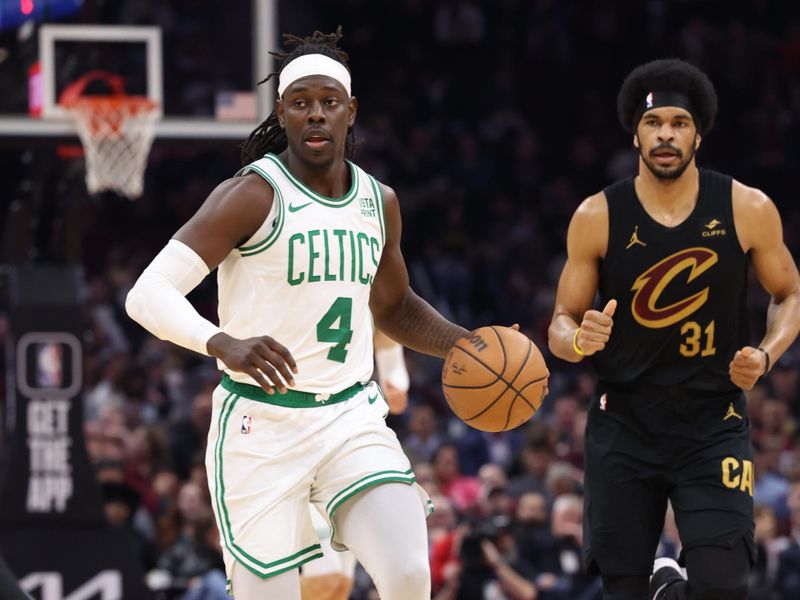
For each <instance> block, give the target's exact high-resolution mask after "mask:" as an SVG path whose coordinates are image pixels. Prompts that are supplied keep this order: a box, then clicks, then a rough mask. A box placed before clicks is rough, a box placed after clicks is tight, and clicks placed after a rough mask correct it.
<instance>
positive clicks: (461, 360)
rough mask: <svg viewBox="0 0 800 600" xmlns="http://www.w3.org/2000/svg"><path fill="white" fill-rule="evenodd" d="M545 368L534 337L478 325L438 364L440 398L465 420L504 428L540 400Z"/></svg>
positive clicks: (513, 424)
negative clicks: (441, 392) (440, 366)
mask: <svg viewBox="0 0 800 600" xmlns="http://www.w3.org/2000/svg"><path fill="white" fill-rule="evenodd" d="M548 375H549V372H548V370H547V365H545V363H544V357H543V356H542V353H541V352H540V351H539V349H538V348H537V347H536V344H534V343H533V342H532V341H530V340H529V339H528V338H527V337H525V336H524V335H523V334H521V333H520V332H519V331H516V330H514V329H511V328H510V327H481V328H480V329H476V330H475V331H473V332H472V333H470V335H469V336H467V337H465V338H461V339H460V340H458V342H456V344H455V345H454V346H453V347H452V348H451V349H450V352H449V353H448V354H447V358H445V361H444V367H443V368H442V389H443V390H444V397H445V398H446V399H447V403H448V404H449V405H450V408H451V409H453V412H454V413H456V415H457V416H458V417H459V418H460V419H461V420H462V421H464V422H465V423H467V424H468V425H471V426H472V427H475V428H476V429H480V430H482V431H506V430H508V429H514V428H515V427H518V426H520V425H522V424H523V423H525V422H526V421H527V420H528V419H530V418H531V417H532V416H533V414H534V413H535V412H536V411H537V410H539V407H540V406H541V405H542V399H543V398H544V396H545V394H546V393H547V377H548Z"/></svg>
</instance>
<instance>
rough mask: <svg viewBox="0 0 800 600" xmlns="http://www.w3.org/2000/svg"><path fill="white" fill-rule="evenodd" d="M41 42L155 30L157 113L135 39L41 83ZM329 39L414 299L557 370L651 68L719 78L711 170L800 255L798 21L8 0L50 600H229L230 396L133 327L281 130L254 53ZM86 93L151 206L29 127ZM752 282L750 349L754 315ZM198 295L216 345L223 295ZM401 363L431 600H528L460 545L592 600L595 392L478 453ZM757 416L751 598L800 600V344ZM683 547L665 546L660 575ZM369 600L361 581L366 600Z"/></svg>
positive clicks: (547, 407) (25, 479)
mask: <svg viewBox="0 0 800 600" xmlns="http://www.w3.org/2000/svg"><path fill="white" fill-rule="evenodd" d="M45 24H50V25H55V24H57V25H66V24H72V25H83V26H87V25H92V26H97V25H104V26H119V25H124V26H127V27H128V28H130V27H133V26H147V27H150V28H151V29H150V30H148V31H157V32H158V33H157V36H156V37H157V38H158V40H159V44H160V56H159V66H158V70H159V71H160V72H161V73H160V75H161V81H159V82H157V83H158V86H157V87H158V88H160V89H153V88H152V87H151V85H150V84H152V81H151V80H148V77H149V76H150V75H152V73H153V68H155V67H154V66H153V65H152V64H150V63H148V54H147V53H148V48H149V47H150V46H148V43H146V42H142V41H141V40H138V41H131V40H130V39H127V38H125V36H124V34H121V33H120V34H119V35H118V37H117V39H116V40H115V39H114V38H113V34H112V39H110V40H105V41H102V42H99V41H91V40H90V39H77V40H76V39H67V40H62V41H61V42H59V43H57V44H55V43H54V45H53V49H52V56H51V58H52V62H51V66H52V80H51V81H50V82H49V83H48V82H46V81H43V77H46V76H47V75H48V73H47V69H44V70H43V69H42V56H41V48H42V46H41V45H40V41H41V38H42V35H43V31H44V30H43V26H44V25H45ZM337 25H342V27H343V32H344V36H345V37H344V39H343V40H342V46H343V48H344V49H345V50H346V51H347V52H348V53H349V54H350V65H351V68H352V72H353V91H354V95H355V96H357V98H358V100H359V114H358V119H357V122H356V137H357V138H358V139H359V140H360V143H359V145H358V147H357V150H356V162H358V163H359V164H360V165H361V166H363V167H364V168H365V170H367V171H368V172H370V173H373V174H374V175H375V176H376V177H377V178H378V179H380V180H382V181H384V182H386V183H387V184H389V185H391V186H392V187H394V188H395V190H396V191H397V192H398V196H399V198H400V202H401V207H402V211H403V220H404V238H403V250H404V254H405V258H406V261H407V263H408V266H409V270H410V273H411V277H412V286H413V287H414V288H415V290H416V291H417V292H418V293H419V294H420V295H421V296H423V297H424V298H425V299H427V300H428V301H429V302H431V303H432V304H434V305H435V306H436V307H437V308H438V309H439V310H440V311H441V312H442V313H443V314H445V315H446V316H448V317H450V318H452V319H454V320H456V321H457V322H459V323H461V324H463V325H464V326H466V327H468V328H472V327H476V326H479V325H482V324H486V323H504V324H511V323H515V322H517V323H520V324H521V326H522V329H523V331H525V333H527V334H528V335H529V336H530V337H531V338H532V339H533V340H534V341H535V342H536V343H537V345H538V346H539V347H540V348H541V349H542V350H543V351H544V352H546V348H547V343H546V329H547V325H548V323H549V320H550V317H551V312H552V307H553V303H554V293H555V286H556V283H557V281H556V277H557V276H558V273H559V272H560V270H561V266H562V263H563V260H564V246H565V235H566V226H567V223H568V220H569V218H570V216H571V215H572V213H573V211H574V210H575V208H576V207H577V205H578V203H579V202H580V201H581V200H582V199H583V198H584V197H586V196H587V195H588V194H590V193H593V192H595V191H597V190H599V189H601V188H602V187H604V186H605V185H607V184H608V183H609V182H611V181H613V180H616V179H619V178H622V177H625V176H627V175H629V174H631V173H633V172H634V170H635V168H636V164H637V163H636V155H635V153H634V151H633V149H632V148H631V144H630V140H629V139H628V137H627V136H626V135H625V134H624V133H623V131H622V129H621V127H620V126H619V124H618V121H617V117H616V104H615V102H616V93H617V90H618V88H619V85H620V83H621V81H622V79H623V77H624V75H625V74H626V73H627V72H628V71H629V70H630V69H631V68H633V67H634V66H636V65H638V64H640V63H642V62H645V61H647V60H650V59H653V58H660V57H671V56H677V57H680V58H684V59H686V60H689V61H691V62H692V63H694V64H696V65H698V66H699V67H701V68H702V69H703V70H705V72H706V73H707V74H708V75H709V76H710V78H711V79H712V81H713V82H714V84H715V86H716V89H717V93H718V95H719V98H720V111H719V116H718V122H717V125H716V127H715V129H714V131H713V132H712V133H711V135H710V136H709V137H708V139H706V140H704V143H703V147H702V150H701V151H700V152H699V159H698V160H699V163H700V164H701V165H703V166H706V167H710V168H715V169H718V170H721V171H724V172H726V173H730V174H731V175H733V176H734V177H735V178H737V179H739V180H740V181H742V182H744V183H747V184H749V185H753V186H756V187H759V188H761V189H762V190H764V191H765V192H766V193H767V194H768V195H770V196H771V198H772V199H773V200H774V201H775V203H776V204H777V206H778V208H779V210H780V212H781V215H782V218H783V222H784V227H785V231H784V234H785V237H786V241H787V244H788V246H789V248H790V249H791V250H792V253H793V255H794V256H795V258H797V256H798V252H799V251H800V205H799V204H798V202H797V193H798V191H799V190H800V186H799V185H798V181H797V179H798V172H799V171H798V169H799V168H800V141H798V139H799V137H800V3H797V2H790V1H788V0H726V1H722V0H624V1H613V0H586V1H577V0H576V1H559V0H527V1H526V0H494V1H491V2H490V1H488V0H483V1H481V0H386V1H383V2H377V1H374V0H373V1H369V0H314V1H311V0H291V1H289V0H269V1H268V0H254V1H253V2H245V1H239V2H225V3H222V2H213V1H211V0H161V1H157V0H107V1H105V2H104V1H102V0H0V190H1V191H0V199H1V200H0V231H2V245H1V246H0V264H1V265H2V273H3V277H2V296H1V297H2V303H1V304H0V338H3V342H4V343H3V344H0V353H2V354H3V355H4V357H3V358H4V364H5V365H6V368H5V370H4V372H3V375H2V379H0V386H2V390H3V392H2V397H3V400H4V401H3V406H2V415H3V429H2V443H3V446H2V447H3V461H2V464H0V467H2V471H0V477H2V479H0V483H2V488H0V489H1V492H0V553H2V556H3V557H4V558H5V560H6V561H7V562H8V563H9V565H10V567H11V569H12V570H13V571H14V572H15V574H16V575H17V576H18V577H19V578H21V579H22V582H23V587H25V589H26V590H27V591H29V592H30V593H31V594H32V595H33V596H34V597H35V598H41V599H42V600H61V599H62V598H64V599H66V598H68V597H70V598H73V597H74V598H78V597H80V598H109V599H110V598H112V597H120V596H113V595H104V594H112V592H113V590H115V589H124V590H125V595H124V597H125V598H148V597H151V598H154V599H163V600H166V599H178V598H186V599H193V598H206V599H212V598H213V599H216V598H224V597H225V596H213V595H207V596H199V595H194V596H193V595H191V594H192V592H193V591H196V590H197V589H198V588H197V585H198V583H199V582H200V581H202V580H203V578H205V577H212V578H213V577H216V576H218V575H221V573H220V572H219V571H218V569H220V568H221V558H220V556H219V554H218V543H219V540H218V536H217V535H216V528H215V527H214V524H213V518H212V517H211V514H210V504H209V497H208V489H207V486H206V482H205V474H204V472H203V461H202V453H203V447H204V439H205V434H206V430H207V427H208V420H209V418H210V403H211V390H212V389H213V387H214V385H215V384H216V383H217V382H218V380H219V375H218V373H217V371H216V369H215V366H214V364H213V362H212V361H211V360H204V359H201V358H200V357H198V356H197V355H194V354H191V353H190V352H188V351H183V350H181V349H179V348H177V347H175V346H172V345H170V344H167V343H164V342H160V341H159V340H157V339H155V338H153V337H152V336H150V335H149V334H147V333H146V332H145V331H144V330H143V329H141V328H140V327H139V326H138V325H136V324H135V323H133V322H132V321H131V320H129V319H128V317H127V316H126V315H125V311H124V308H123V302H124V298H125V294H126V293H127V291H128V289H129V288H130V286H131V285H132V283H133V281H134V280H135V278H136V277H137V276H138V274H139V273H140V272H141V270H142V269H143V267H144V266H145V265H146V264H147V263H148V262H149V261H150V259H151V258H152V257H153V256H154V255H155V254H156V252H157V251H158V250H159V249H160V248H161V247H162V246H163V245H164V243H165V242H166V240H167V239H168V238H169V237H170V236H171V235H172V233H174V231H175V230H176V229H177V228H178V227H179V226H180V225H181V224H182V223H183V222H184V221H185V220H186V219H188V217H189V216H190V215H191V214H193V213H194V211H195V210H196V209H197V208H198V207H199V206H200V204H201V203H202V202H203V200H204V199H205V197H206V196H207V195H208V194H209V192H210V191H211V190H212V189H213V188H214V187H215V186H216V185H217V184H218V183H219V182H221V181H222V180H224V179H226V178H228V177H230V176H232V175H233V174H234V173H235V172H236V171H237V169H238V168H239V166H240V161H239V146H240V144H241V143H242V142H243V141H244V139H245V138H246V137H247V135H248V133H249V131H250V130H251V129H253V128H254V127H255V125H256V124H257V123H258V122H260V121H261V120H262V119H263V118H264V117H265V116H266V115H267V114H268V112H269V111H270V110H271V107H272V101H273V97H274V92H273V88H272V86H271V82H270V83H269V84H266V85H263V86H261V87H260V89H257V87H256V85H255V82H256V81H258V80H260V79H262V78H264V77H266V75H267V74H268V73H269V72H270V71H271V70H272V69H273V68H274V66H273V63H272V59H271V58H269V57H268V55H267V51H268V50H277V49H279V42H280V33H282V32H286V33H294V34H298V35H307V34H309V33H311V32H312V31H313V30H314V29H319V30H322V31H333V30H335V28H336V26H337ZM152 28H155V29H152ZM108 31H111V30H108ZM117 31H118V32H120V31H122V30H117ZM124 31H134V30H132V29H125V30H124ZM138 31H141V30H138ZM92 69H105V70H108V71H112V72H115V73H117V74H119V75H122V76H123V77H124V78H125V85H126V90H127V91H128V92H129V93H132V94H142V95H150V96H153V97H155V96H156V94H157V95H158V98H159V99H160V100H162V103H161V106H160V108H161V112H162V113H163V118H162V119H161V121H160V122H158V123H156V129H155V140H154V143H153V147H152V150H151V151H150V153H149V157H148V162H147V169H146V173H145V176H144V188H143V192H142V194H141V196H140V197H138V198H136V199H135V200H130V199H128V198H125V197H123V196H121V195H117V194H116V193H114V192H101V193H98V194H94V195H90V194H89V193H88V192H87V188H86V182H85V162H84V157H83V154H82V151H81V147H80V144H79V141H78V138H77V137H76V135H75V133H74V131H75V130H74V126H73V125H72V124H71V123H70V122H69V121H64V120H58V119H52V118H50V117H48V115H47V114H44V115H42V114H41V112H42V110H43V106H44V112H45V113H47V97H46V94H47V93H50V95H51V96H52V97H57V96H58V95H59V94H60V93H61V92H63V91H64V89H65V88H67V86H68V85H69V84H70V83H72V82H74V81H75V80H76V79H77V78H79V77H80V76H81V75H83V74H84V73H85V72H87V71H89V70H92ZM51 108H52V107H51ZM120 160H125V159H124V158H122V159H120ZM753 284H754V285H753V290H752V293H751V296H750V297H751V306H750V311H751V313H750V314H751V321H752V325H751V329H752V334H753V339H756V337H757V336H760V335H761V334H762V333H763V327H764V320H765V312H766V307H767V304H768V298H767V297H766V296H765V295H764V293H763V292H762V291H761V288H760V287H759V286H758V285H757V284H756V282H755V281H754V282H753ZM190 299H191V300H192V302H193V303H194V304H195V306H197V307H198V308H199V309H200V310H201V312H202V313H203V314H204V316H207V317H209V318H212V319H214V318H215V314H216V288H215V281H214V278H213V277H211V278H208V279H207V280H206V281H205V282H204V283H203V284H202V285H201V286H200V287H199V288H198V289H197V290H195V291H194V292H193V293H192V295H191V296H190ZM41 331H47V332H55V333H58V334H59V335H56V336H53V335H51V336H50V337H45V338H42V337H41V336H40V337H36V334H37V332H41ZM26 336H27V337H26ZM31 336H33V337H31ZM23 342H24V343H23ZM406 356H407V361H408V363H409V369H410V371H411V380H412V384H411V391H410V404H409V408H408V410H407V411H406V412H405V413H404V414H402V415H394V416H392V417H390V423H391V425H392V427H393V428H394V429H395V430H396V431H397V433H398V436H399V437H400V439H401V441H402V442H403V443H404V447H405V449H406V451H407V453H408V454H409V456H410V457H411V458H412V460H413V462H414V467H415V471H416V474H417V477H418V480H419V481H420V482H421V483H422V484H423V486H424V487H425V488H426V489H427V491H428V492H429V494H430V495H431V497H432V498H433V500H434V502H435V504H436V507H437V512H436V513H435V514H434V516H432V517H431V518H430V519H429V521H428V526H429V529H430V540H431V564H432V573H433V579H434V597H435V598H440V599H441V600H444V599H447V598H453V599H455V598H464V599H466V598H484V597H485V598H497V599H500V598H508V599H510V600H516V599H517V598H525V597H531V596H525V595H524V593H523V592H520V594H519V595H510V594H509V592H508V591H507V590H506V591H505V592H503V591H502V590H501V589H500V586H497V585H492V581H493V580H494V579H495V578H496V575H495V573H494V572H493V570H492V569H491V568H490V566H489V565H487V564H485V562H484V561H483V558H482V556H481V554H480V552H478V553H477V554H475V553H474V552H473V550H474V548H475V546H474V545H473V544H469V543H466V544H460V550H459V544H454V543H453V540H454V539H455V538H456V537H460V536H462V533H461V532H463V531H467V533H466V534H465V536H466V538H468V539H484V538H486V539H491V540H493V541H494V542H495V543H496V545H497V547H498V548H499V549H500V550H501V552H503V553H505V554H506V555H507V556H508V557H510V558H511V560H512V566H513V568H515V569H516V570H517V572H518V573H519V574H520V575H521V576H522V577H524V578H526V579H527V580H528V581H529V582H531V583H533V584H534V585H535V586H536V587H537V589H538V590H539V598H542V599H551V598H552V599H583V600H589V599H590V598H599V597H600V596H599V595H598V593H599V592H598V590H599V585H598V582H597V581H594V580H591V579H588V578H586V577H584V576H583V575H582V574H581V571H580V554H579V549H580V544H581V533H580V531H581V530H580V523H581V504H582V499H581V482H582V466H583V453H582V444H583V425H584V424H585V418H586V407H587V403H588V400H589V397H590V393H591V390H592V385H593V379H592V376H591V374H590V373H589V371H588V370H587V369H586V368H585V367H584V366H574V365H569V364H566V363H564V362H562V361H559V360H558V359H555V358H552V357H548V364H549V368H550V371H551V379H550V394H549V396H548V397H547V399H546V400H545V404H544V407H543V409H542V410H541V411H540V412H539V414H537V415H536V417H535V418H534V420H533V421H532V422H530V423H529V424H528V425H526V426H524V427H521V428H519V429H517V430H514V431H511V432H507V433H503V434H486V433H481V432H479V431H476V430H472V429H469V428H467V427H466V426H465V425H463V424H462V423H461V422H460V421H458V420H457V419H455V418H454V417H453V416H452V414H451V413H450V411H449V409H448V408H447V405H446V403H445V402H444V399H443V397H442V394H441V389H440V379H439V375H440V368H441V362H440V361H437V360H434V359H429V358H426V357H422V356H420V355H416V354H414V353H411V352H407V354H406ZM748 412H749V416H750V419H751V421H752V427H753V440H754V445H755V449H756V480H755V500H756V538H757V540H758V543H759V547H760V559H759V564H758V567H757V569H756V570H755V571H754V578H753V581H752V587H751V598H754V599H769V600H772V599H782V598H785V599H789V598H798V597H800V432H798V428H797V422H798V419H800V348H798V347H797V345H795V347H793V348H792V349H791V350H790V351H789V352H787V353H786V354H785V355H784V356H783V357H782V358H781V360H780V361H779V362H778V364H777V365H775V368H774V369H773V371H772V372H771V374H770V376H769V377H768V378H766V379H765V380H763V381H762V382H760V383H759V384H758V385H757V387H756V388H755V389H754V390H753V391H752V392H751V393H749V394H748ZM73 441H76V442H78V443H76V444H73V443H72V442H73ZM84 441H85V451H84V449H83V446H84ZM107 523H108V524H109V525H106V524H107ZM457 532H458V533H457ZM76 536H77V537H76ZM679 549H680V540H679V539H678V537H677V533H676V531H675V528H674V525H670V523H669V522H668V524H667V526H666V527H665V531H664V534H663V539H662V544H661V546H660V549H659V552H660V553H661V554H664V555H672V556H677V552H678V551H679ZM223 580H224V576H223ZM459 583H460V590H461V591H459V592H452V590H453V589H455V588H457V587H459V585H458V584H459ZM115 586H116V587H115ZM223 587H224V586H223ZM206 589H212V587H208V588H206ZM526 589H527V588H526ZM76 590H83V593H84V594H85V595H80V596H70V594H73V593H77V592H76ZM482 590H486V591H485V594H486V595H484V591H482ZM503 593H505V595H491V594H503ZM92 594H94V595H92ZM209 594H211V592H209ZM3 597H6V596H3ZM374 597H376V596H374V592H373V591H372V586H371V582H370V580H369V578H368V576H367V575H366V574H365V573H364V572H363V571H361V570H359V571H358V572H357V577H356V585H355V589H354V591H353V594H352V596H351V598H353V599H358V600H363V599H367V598H374Z"/></svg>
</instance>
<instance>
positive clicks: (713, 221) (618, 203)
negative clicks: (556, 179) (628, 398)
mask: <svg viewBox="0 0 800 600" xmlns="http://www.w3.org/2000/svg"><path fill="white" fill-rule="evenodd" d="M731 185H732V180H731V178H730V177H728V176H726V175H721V174H720V173H715V172H713V171H708V170H705V169H700V191H699V194H698V198H697V204H696V205H695V208H694V210H693V211H692V213H691V214H690V215H689V217H688V218H687V219H686V220H685V221H683V222H682V223H680V224H679V225H677V226H675V227H666V226H664V225H661V224H660V223H658V222H656V221H655V220H654V219H653V218H652V217H650V215H649V214H647V212H646V211H645V210H644V208H643V207H642V205H641V204H640V202H639V200H638V198H637V196H636V191H635V189H634V183H633V179H632V178H631V179H626V180H623V181H619V182H617V183H614V184H613V185H611V186H609V187H608V188H606V189H605V190H604V191H605V195H606V198H607V199H608V220H609V231H608V249H607V251H606V255H605V258H604V259H603V261H602V265H601V267H600V281H599V292H600V297H601V300H602V305H603V306H604V305H605V303H606V302H607V301H608V300H610V299H611V298H616V299H617V301H618V305H617V310H616V312H615V313H614V328H613V330H612V332H611V338H610V339H609V342H608V344H607V345H606V348H605V349H604V350H603V351H602V352H598V353H597V354H595V355H594V356H593V357H592V359H593V364H594V366H595V369H596V371H597V373H598V376H599V378H600V381H601V382H603V383H606V384H609V385H614V384H617V385H619V384H624V385H626V386H628V385H630V386H632V387H634V388H635V387H636V386H637V385H639V384H641V385H642V387H646V386H647V385H659V386H679V387H681V388H687V389H695V390H709V391H712V390H713V391H715V392H719V393H726V392H729V391H735V390H738V388H737V387H736V386H735V385H734V384H733V383H732V382H731V381H730V378H729V375H728V365H729V363H730V361H731V360H732V359H733V355H734V354H735V353H736V351H737V350H739V349H740V348H741V347H742V346H745V345H747V343H748V339H749V335H748V328H747V316H746V312H745V307H746V299H745V293H746V279H747V256H746V254H745V253H744V252H743V251H742V248H741V245H740V244H739V240H738V238H737V236H736V230H735V227H734V222H733V207H732V200H731Z"/></svg>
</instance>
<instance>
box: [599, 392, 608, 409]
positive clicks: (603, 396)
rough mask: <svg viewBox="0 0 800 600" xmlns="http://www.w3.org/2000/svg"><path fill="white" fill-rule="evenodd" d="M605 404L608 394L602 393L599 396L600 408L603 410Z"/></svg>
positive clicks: (606, 403)
mask: <svg viewBox="0 0 800 600" xmlns="http://www.w3.org/2000/svg"><path fill="white" fill-rule="evenodd" d="M607 405H608V394H603V395H602V396H600V410H602V411H603V412H605V410H606V406H607Z"/></svg>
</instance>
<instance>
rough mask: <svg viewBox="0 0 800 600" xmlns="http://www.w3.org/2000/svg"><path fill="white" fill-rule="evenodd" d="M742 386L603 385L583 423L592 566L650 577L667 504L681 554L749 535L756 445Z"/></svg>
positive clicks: (587, 533) (589, 562)
mask: <svg viewBox="0 0 800 600" xmlns="http://www.w3.org/2000/svg"><path fill="white" fill-rule="evenodd" d="M749 425H750V424H749V421H748V419H747V413H746V406H745V399H744V395H743V394H742V393H732V394H731V393H727V394H718V395H714V394H710V393H706V392H704V393H698V392H687V391H685V390H680V389H677V388H656V389H652V388H648V389H646V390H643V389H637V390H636V391H635V392H634V391H624V392H623V391H620V390H615V389H611V388H608V387H604V386H600V387H599V388H598V391H597V393H596V395H595V397H594V398H593V401H592V405H591V407H590V410H589V416H588V421H587V426H586V457H585V458H586V471H585V493H586V497H585V507H584V524H583V526H584V554H585V556H584V558H585V563H584V564H585V565H586V568H587V570H588V571H589V573H598V572H599V573H602V574H604V575H617V576H622V575H625V576H642V575H649V574H650V573H651V571H652V566H653V559H654V555H655V551H656V547H657V545H658V541H659V537H660V535H661V531H662V528H663V525H664V516H665V512H666V507H667V500H669V501H670V502H671V503H672V507H673V509H674V512H675V520H676V523H677V526H678V530H679V533H680V538H681V542H682V545H683V548H682V556H683V554H684V553H685V552H686V551H687V550H689V549H691V548H693V547H698V546H721V547H726V548H729V547H732V546H733V545H734V544H736V543H737V542H738V541H739V540H740V539H742V538H744V540H745V543H746V545H747V546H748V548H749V549H750V552H751V559H752V560H753V561H754V560H755V543H754V541H753V534H754V529H755V526H754V522H753V480H754V473H753V450H752V446H751V444H750V435H749V432H750V426H749Z"/></svg>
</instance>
